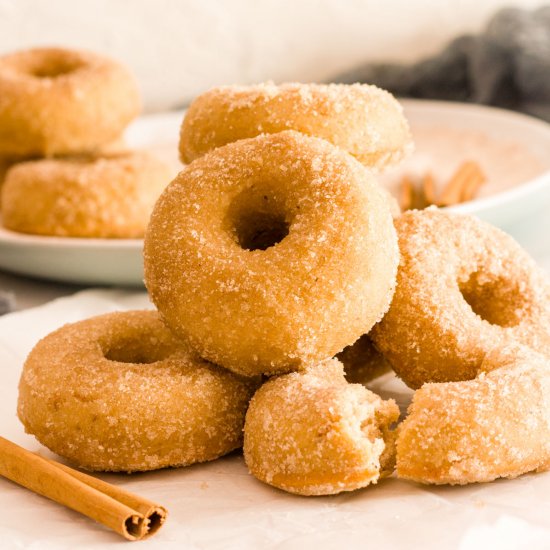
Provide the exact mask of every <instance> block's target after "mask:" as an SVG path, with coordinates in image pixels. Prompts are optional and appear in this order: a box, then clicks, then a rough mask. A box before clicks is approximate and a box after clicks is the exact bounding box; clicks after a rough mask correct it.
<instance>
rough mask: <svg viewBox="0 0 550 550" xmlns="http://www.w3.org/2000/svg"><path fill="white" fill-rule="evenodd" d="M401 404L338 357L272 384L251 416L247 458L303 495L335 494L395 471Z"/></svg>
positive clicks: (255, 469)
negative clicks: (358, 378)
mask: <svg viewBox="0 0 550 550" xmlns="http://www.w3.org/2000/svg"><path fill="white" fill-rule="evenodd" d="M398 417H399V409H398V407H397V405H396V404H395V403H394V402H393V401H392V400H388V401H383V400H382V399H381V398H380V397H378V396H377V395H375V394H374V393H372V392H370V391H369V390H367V389H366V388H365V387H364V386H361V385H360V384H348V383H347V382H346V380H345V378H344V373H343V369H342V365H341V364H340V363H339V362H338V361H337V360H334V359H332V360H329V361H327V362H326V363H325V364H321V365H319V366H317V367H312V368H308V369H307V370H306V371H304V372H300V373H291V374H287V375H284V376H280V377H277V378H274V379H271V380H269V381H268V382H266V383H265V384H264V385H263V386H262V387H261V388H260V389H259V390H258V391H257V392H256V394H255V395H254V397H253V398H252V400H251V402H250V407H249V409H248V412H247V414H246V422H245V428H244V458H245V461H246V464H247V466H248V468H249V470H250V473H251V474H252V475H254V476H255V477H256V478H257V479H259V480H260V481H263V482H264V483H267V484H269V485H273V486H274V487H278V488H279V489H283V490H284V491H288V492H290V493H296V494H299V495H332V494H337V493H341V492H343V491H353V490H355V489H359V488H361V487H366V486H367V485H370V484H371V483H376V482H377V481H378V479H379V478H380V477H381V476H385V475H389V474H391V472H392V470H393V459H394V444H393V442H394V439H393V432H392V431H391V430H390V426H391V425H392V424H393V423H395V422H397V419H398Z"/></svg>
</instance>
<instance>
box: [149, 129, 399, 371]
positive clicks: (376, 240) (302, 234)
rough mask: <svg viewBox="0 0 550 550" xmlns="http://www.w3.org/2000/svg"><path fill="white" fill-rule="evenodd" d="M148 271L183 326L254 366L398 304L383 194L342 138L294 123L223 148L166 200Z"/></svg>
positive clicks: (310, 349) (154, 219)
mask: <svg viewBox="0 0 550 550" xmlns="http://www.w3.org/2000/svg"><path fill="white" fill-rule="evenodd" d="M144 258H145V282H146V286H147V289H148V290H149V293H150V296H151V299H152V301H153V302H154V303H155V305H156V306H157V308H158V309H159V311H160V312H161V314H162V316H163V319H164V320H165V321H166V323H167V324H168V326H169V327H170V328H171V329H172V330H173V331H174V333H175V334H179V335H181V336H182V337H183V338H185V339H186V340H189V342H190V343H191V344H192V346H193V347H194V348H195V349H196V350H197V352H198V353H199V355H201V357H204V358H206V359H208V360H210V361H212V362H214V363H216V364H219V365H222V366H224V367H226V368H228V369H230V370H233V371H235V372H238V373H241V374H245V375H255V374H261V373H263V374H276V373H283V372H290V371H294V370H298V369H300V368H302V367H303V366H304V365H307V364H312V363H318V362H319V361H323V360H325V359H328V358H330V357H333V356H334V355H335V354H336V353H337V352H338V351H340V350H342V349H343V348H344V347H345V346H346V345H347V344H349V343H350V342H353V341H355V340H356V339H357V338H358V337H359V336H360V335H361V334H363V333H365V332H368V330H369V329H370V327H371V326H372V325H373V324H374V323H375V322H376V321H378V320H379V319H380V318H381V317H382V315H383V314H384V312H385V311H386V310H387V308H388V304H389V302H390V300H391V296H392V293H393V287H394V277H395V273H396V271H397V262H398V250H397V242H396V237H395V230H394V227H393V222H392V217H391V214H390V211H389V207H388V203H387V200H386V198H385V195H383V193H382V192H381V190H380V188H379V187H378V185H377V184H376V182H375V181H374V180H373V179H372V176H371V175H370V173H369V171H368V170H366V169H365V168H364V167H363V166H362V165H361V164H360V163H359V162H357V161H356V160H355V159H354V158H353V157H351V156H350V155H348V154H347V153H346V152H345V151H342V150H341V149H338V148H336V147H334V146H332V145H331V144H330V143H328V142H326V141H324V140H321V139H317V138H311V137H308V136H305V135H303V134H300V133H298V132H293V131H287V132H281V133H278V134H267V135H263V136H259V137H256V138H252V139H248V140H240V141H238V142H235V143H231V144H229V145H226V146H225V147H220V148H218V149H215V150H214V151H212V152H211V153H209V154H208V155H206V156H204V157H202V158H200V159H197V160H196V161H194V162H193V163H192V164H191V165H189V166H187V167H186V168H185V169H184V170H183V171H182V172H180V174H179V175H178V177H177V178H176V179H175V180H174V181H173V182H172V183H171V184H170V185H169V186H168V187H167V188H166V190H165V192H164V193H163V194H162V195H161V197H160V199H159V201H158V202H157V204H156V206H155V209H154V211H153V214H152V216H151V221H150V224H149V227H148V229H147V233H146V236H145V248H144Z"/></svg>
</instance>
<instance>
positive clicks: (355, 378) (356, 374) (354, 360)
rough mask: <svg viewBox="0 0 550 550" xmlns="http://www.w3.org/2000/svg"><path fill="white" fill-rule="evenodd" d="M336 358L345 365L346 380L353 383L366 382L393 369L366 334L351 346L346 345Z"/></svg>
mask: <svg viewBox="0 0 550 550" xmlns="http://www.w3.org/2000/svg"><path fill="white" fill-rule="evenodd" d="M336 359H338V360H339V361H340V362H341V363H342V364H343V365H344V372H345V373H346V380H347V381H348V382H352V383H353V384H366V383H368V382H370V381H371V380H373V379H374V378H377V377H378V376H381V375H382V374H385V373H386V372H389V371H390V370H391V365H390V364H389V362H388V361H387V360H386V358H385V357H384V356H383V355H382V354H381V353H380V352H379V351H378V350H377V349H376V348H375V347H374V344H373V343H372V340H371V339H370V338H369V337H368V335H366V334H363V336H361V338H359V340H357V342H355V343H354V344H352V345H351V346H346V347H345V348H344V349H343V350H342V351H341V352H340V353H339V354H338V355H336Z"/></svg>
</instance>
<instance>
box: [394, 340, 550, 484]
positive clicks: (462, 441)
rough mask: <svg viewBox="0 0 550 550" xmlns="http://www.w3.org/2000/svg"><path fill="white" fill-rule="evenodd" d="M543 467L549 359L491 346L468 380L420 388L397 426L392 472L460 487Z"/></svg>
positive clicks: (546, 462)
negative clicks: (405, 416)
mask: <svg viewBox="0 0 550 550" xmlns="http://www.w3.org/2000/svg"><path fill="white" fill-rule="evenodd" d="M548 469H550V361H549V359H548V358H546V357H544V356H542V355H540V354H538V353H536V352H535V351H533V350H531V349H529V348H526V347H522V346H519V345H517V344H515V345H514V344H512V345H507V346H505V347H504V348H501V347H500V346H498V347H497V348H495V349H494V350H493V351H491V352H489V353H488V354H487V355H486V357H485V359H484V360H483V362H482V364H481V368H480V372H479V374H478V375H477V377H476V378H475V379H474V380H468V381H463V382H448V383H439V384H425V385H424V386H422V388H420V389H419V390H418V391H417V392H416V393H415V395H414V398H413V402H412V404H411V406H410V409H409V415H408V416H407V418H406V419H405V420H404V421H403V423H402V424H401V425H400V426H399V428H398V437H397V474H398V476H399V477H402V478H406V479H412V480H414V481H419V482H421V483H437V484H441V483H450V484H453V485H454V484H460V485H462V484H465V483H474V482H483V481H492V480H494V479H497V478H499V477H516V476H519V475H521V474H524V473H526V472H532V471H535V470H537V471H542V470H548Z"/></svg>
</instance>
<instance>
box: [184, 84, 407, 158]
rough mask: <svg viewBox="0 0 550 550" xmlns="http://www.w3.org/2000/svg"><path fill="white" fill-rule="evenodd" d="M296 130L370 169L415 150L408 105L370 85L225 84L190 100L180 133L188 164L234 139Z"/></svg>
mask: <svg viewBox="0 0 550 550" xmlns="http://www.w3.org/2000/svg"><path fill="white" fill-rule="evenodd" d="M283 130H296V131H298V132H302V133H303V134H307V135H309V136H315V137H320V138H323V139H326V140H327V141H330V142H331V143H332V144H333V145H336V146H338V147H341V148H342V149H344V150H346V151H347V152H348V153H351V154H352V155H353V156H354V157H355V158H357V159H358V160H359V161H360V162H362V163H363V164H365V165H367V166H368V167H370V168H382V167H383V166H385V165H387V164H392V163H395V162H397V161H398V160H400V159H401V158H402V157H403V155H404V154H405V153H406V152H408V151H409V150H410V149H411V148H412V141H411V133H410V130H409V126H408V124H407V121H406V119H405V117H404V116H403V109H402V108H401V105H400V104H399V103H398V102H397V101H396V100H395V98H394V97H393V96H392V95H391V94H390V93H388V92H386V91H384V90H381V89H379V88H376V87H375V86H369V85H366V84H353V85H351V86H350V85H346V84H297V83H291V84H281V85H279V86H277V85H275V84H273V83H269V82H268V83H266V84H260V85H256V86H222V87H219V88H213V89H212V90H209V91H208V92H205V93H204V94H202V95H200V96H199V97H198V98H196V99H195V101H193V103H191V105H190V106H189V110H188V111H187V113H186V115H185V118H184V120H183V124H182V127H181V134H180V155H181V159H182V161H183V162H191V161H192V160H194V159H196V158H198V157H200V156H202V155H204V154H205V153H207V152H208V151H211V150H212V149H215V148H216V147H220V146H222V145H226V144H227V143H231V142H233V141H236V140H239V139H243V138H251V137H254V136H257V135H259V134H264V133H266V134H273V133H276V132H281V131H283Z"/></svg>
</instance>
